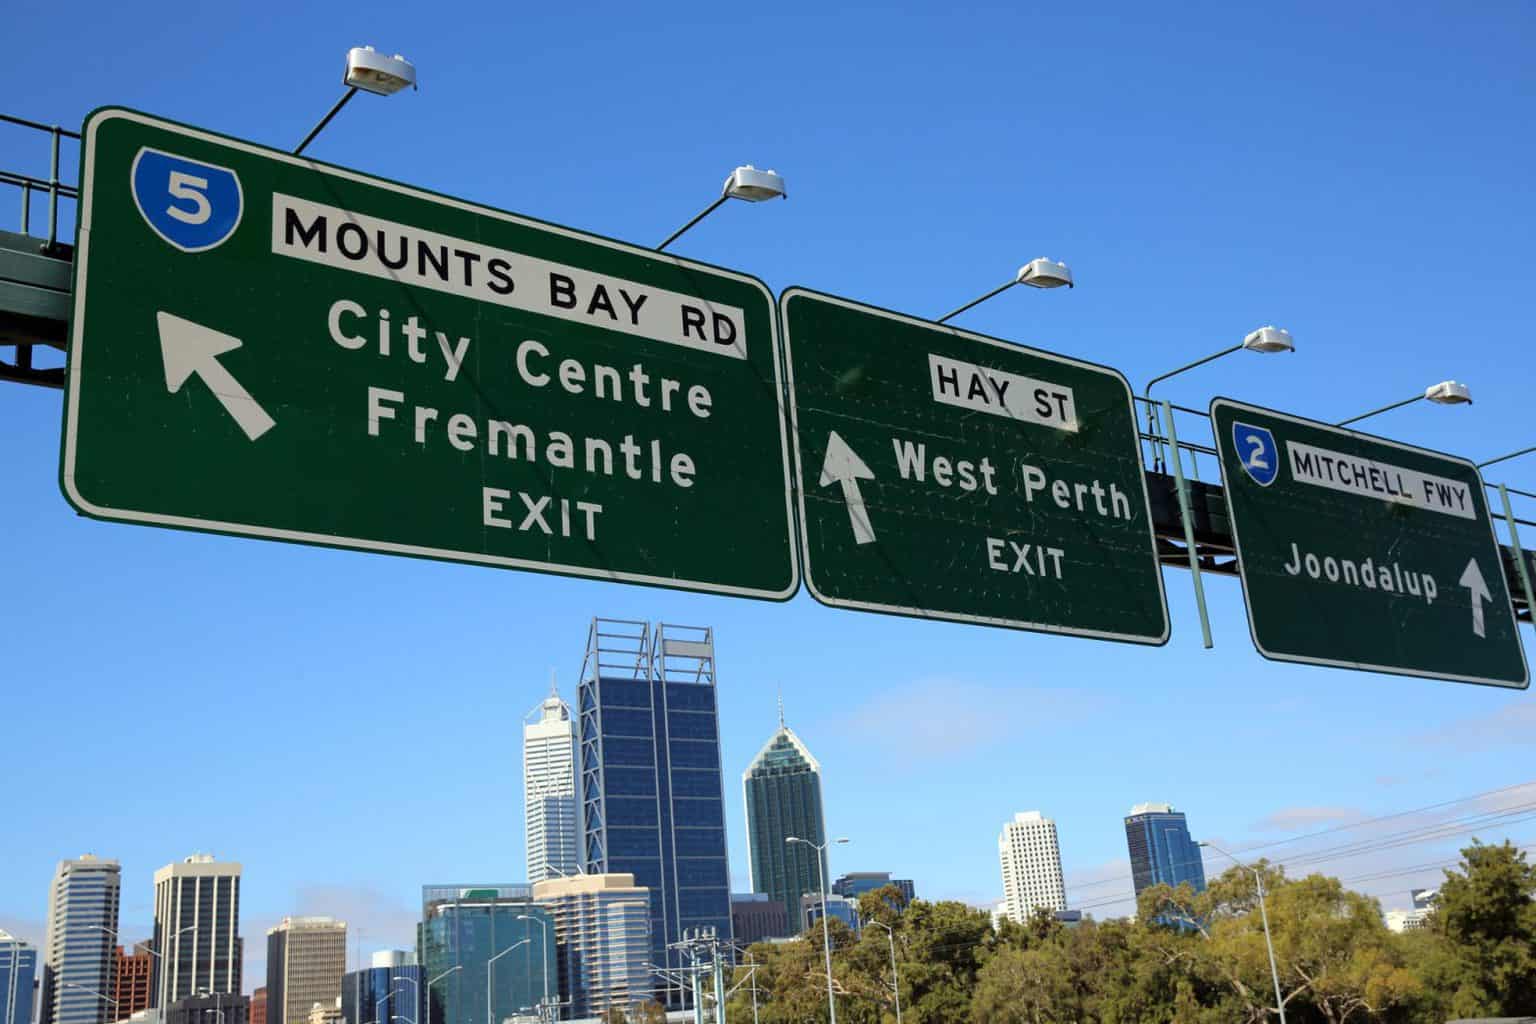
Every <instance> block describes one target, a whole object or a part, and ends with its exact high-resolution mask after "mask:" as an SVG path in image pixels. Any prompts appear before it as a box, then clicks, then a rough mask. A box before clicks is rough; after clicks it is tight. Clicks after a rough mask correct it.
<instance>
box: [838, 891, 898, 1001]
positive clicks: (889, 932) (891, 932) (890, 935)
mask: <svg viewBox="0 0 1536 1024" xmlns="http://www.w3.org/2000/svg"><path fill="white" fill-rule="evenodd" d="M822 911H823V914H825V911H826V908H825V907H823V908H822ZM869 923H870V924H872V925H874V926H875V927H876V928H884V929H885V937H886V938H887V939H889V940H890V943H891V991H892V992H893V993H894V994H895V996H896V1024H901V975H899V974H897V973H896V929H894V928H892V927H891V926H890V925H888V924H886V923H885V922H883V921H871V922H869Z"/></svg>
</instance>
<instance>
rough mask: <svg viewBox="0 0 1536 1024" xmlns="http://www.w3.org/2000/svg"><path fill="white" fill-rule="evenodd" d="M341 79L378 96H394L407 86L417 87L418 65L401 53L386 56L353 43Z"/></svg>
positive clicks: (346, 83) (371, 48)
mask: <svg viewBox="0 0 1536 1024" xmlns="http://www.w3.org/2000/svg"><path fill="white" fill-rule="evenodd" d="M342 82H343V84H345V85H349V86H351V87H352V88H354V89H361V90H363V91H364V92H371V93H374V94H375V95H378V96H392V95H394V94H395V93H397V92H399V91H400V90H401V89H404V88H405V87H406V86H410V87H411V88H412V89H414V88H416V65H414V64H412V63H411V62H410V61H408V60H406V59H405V58H404V57H402V56H400V55H399V54H398V53H397V54H395V55H394V56H393V57H386V56H384V55H383V54H382V53H378V52H376V51H375V50H374V48H373V47H371V46H354V47H352V49H350V50H348V51H347V73H346V74H345V75H343V76H342Z"/></svg>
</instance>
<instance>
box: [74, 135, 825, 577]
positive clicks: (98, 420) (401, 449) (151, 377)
mask: <svg viewBox="0 0 1536 1024" xmlns="http://www.w3.org/2000/svg"><path fill="white" fill-rule="evenodd" d="M80 181H81V186H80V194H81V199H80V214H79V217H80V227H79V244H78V249H77V253H76V257H75V266H76V278H75V287H74V302H75V307H74V315H73V318H72V323H71V337H70V348H69V362H68V385H67V394H66V400H65V429H64V447H63V458H62V468H61V477H62V481H61V482H62V486H63V489H64V493H65V495H66V496H67V497H68V499H69V501H70V502H71V503H72V504H73V505H74V506H75V508H77V509H78V510H80V511H81V512H84V513H86V514H88V515H92V516H98V517H100V518H103V519H111V520H118V521H123V522H133V523H146V524H152V525H159V526H171V527H182V528H189V529H199V530H209V531H216V532H222V533H230V534H238V535H242V536H249V537H261V538H267V539H273V540H287V541H298V542H304V543H311V544H321V545H331V546H337V547H346V548H356V549H362V550H367V551H378V552H386V553H392V554H402V555H416V556H422V557H429V558H441V559H450V560H455V561H464V562H473V563H479V564H483V565H494V566H505V567H509V568H518V569H533V570H539V571H546V572H556V573H564V574H569V575H574V576H584V577H591V578H598V579H610V580H621V581H626V582H632V583H646V584H653V585H659V586H668V587H678V588H683V589H688V590H701V591H710V592H715V593H725V594H737V595H743V596H750V597H760V598H771V599H780V600H782V599H787V598H788V597H790V596H791V595H792V594H794V592H795V590H796V589H797V587H798V585H799V578H798V568H797V563H796V559H795V555H794V537H793V526H792V508H791V498H790V488H789V482H790V481H789V454H788V443H787V438H786V436H785V427H784V422H783V417H782V415H781V411H780V403H781V397H780V396H781V394H782V382H781V377H780V366H781V363H780V354H779V342H778V333H777V332H778V326H777V317H776V311H775V308H774V304H773V296H772V294H771V293H770V292H769V290H768V289H767V287H766V286H764V285H763V284H762V283H761V282H759V281H757V280H755V279H754V278H751V277H748V276H746V275H743V274H738V273H734V272H731V271H727V270H720V269H717V268H714V267H709V266H704V265H701V264H698V263H693V262H690V261H687V260H682V259H678V258H677V257H674V256H671V255H667V254H663V253H658V252H655V251H653V250H648V249H642V248H638V247H636V246H631V245H625V244H621V243H618V242H613V241H609V240H607V239H604V238H599V237H596V236H593V235H589V234H584V233H582V232H577V231H572V230H569V229H567V228H561V227H556V226H553V225H549V224H544V223H541V222H538V221H534V220H530V219H528V218H526V217H519V216H515V215H512V214H509V213H503V212H500V211H497V210H492V209H488V208H486V207H483V206H476V205H473V204H470V203H465V202H461V201H459V200H455V199H450V198H445V197H442V196H437V195H433V194H431V193H428V192H423V191H421V190H419V189H412V188H407V187H405V186H402V185H397V184H394V183H391V182H388V181H382V180H380V179H377V178H371V177H367V176H365V175H361V174H357V173H354V172H351V171H346V170H342V169H339V168H336V167H329V166H326V165H323V164H319V163H316V162H314V161H312V160H307V159H301V158H298V157H294V156H291V155H288V154H286V153H280V152H277V151H274V150H271V149H267V148H265V147H261V146H256V145H252V144H250V143H246V142H241V141H238V140H235V139H230V138H226V137H223V136H219V135H215V134H212V133H209V132H205V131H200V130H196V129H193V128H188V127H184V126H181V125H177V124H173V123H171V122H167V121H164V120H160V119H158V118H154V117H149V116H146V115H144V114H139V113H135V112H132V111H127V110H118V109H108V110H103V111H98V112H96V113H94V114H92V115H91V117H90V118H89V119H88V120H87V122H86V125H85V128H84V146H83V154H82V167H81V176H80Z"/></svg>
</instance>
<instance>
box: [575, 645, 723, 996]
mask: <svg viewBox="0 0 1536 1024" xmlns="http://www.w3.org/2000/svg"><path fill="white" fill-rule="evenodd" d="M714 669H715V661H714V633H713V631H712V630H709V629H703V628H693V627H678V626H669V625H658V626H657V627H656V629H655V632H654V635H653V634H652V631H651V629H650V627H649V625H648V624H646V623H644V622H621V621H617V620H612V619H596V620H594V621H593V623H592V627H591V631H590V633H589V635H588V642H587V656H586V663H585V664H584V666H583V668H582V674H581V687H580V697H579V704H580V712H579V714H580V731H579V742H580V764H581V794H582V819H583V844H582V853H583V859H584V860H585V862H586V870H587V871H588V872H589V873H593V874H600V873H603V874H613V873H622V874H628V875H633V876H634V877H635V884H636V885H640V886H644V887H645V888H647V889H649V890H650V891H651V907H650V918H651V962H652V963H655V964H668V965H671V966H680V965H681V964H682V954H681V952H680V951H678V950H675V949H669V948H668V945H669V944H671V943H675V942H677V941H678V940H679V939H680V938H681V937H682V936H683V935H684V934H685V933H690V934H691V933H693V932H695V931H709V930H713V933H714V934H715V935H716V936H718V937H719V938H720V939H721V940H722V941H726V942H729V941H730V939H731V882H730V870H729V866H728V863H727V859H726V848H725V800H724V791H723V790H722V788H721V781H720V739H719V732H718V729H717V727H716V706H715V671H714ZM657 997H658V998H659V999H660V1000H661V1001H662V1002H663V1003H664V1004H666V1005H667V1006H669V1007H672V1008H679V1007H681V1006H682V1005H683V992H682V989H681V987H677V986H673V985H671V984H669V983H667V982H664V981H658V983H657Z"/></svg>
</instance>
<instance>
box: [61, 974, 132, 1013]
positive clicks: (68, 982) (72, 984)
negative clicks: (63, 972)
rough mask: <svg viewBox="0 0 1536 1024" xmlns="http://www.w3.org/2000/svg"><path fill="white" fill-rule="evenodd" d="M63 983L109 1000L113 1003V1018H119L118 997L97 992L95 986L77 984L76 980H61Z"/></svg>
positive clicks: (68, 986)
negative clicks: (87, 986) (88, 986)
mask: <svg viewBox="0 0 1536 1024" xmlns="http://www.w3.org/2000/svg"><path fill="white" fill-rule="evenodd" d="M61 984H62V985H63V986H64V987H65V988H77V989H79V990H80V991H81V992H84V993H86V994H87V995H92V996H95V997H96V998H97V999H105V1000H106V1001H107V1002H109V1003H111V1004H112V1018H113V1019H114V1020H116V1019H117V1015H118V1014H117V1000H116V999H113V998H112V997H111V996H109V995H105V994H103V993H101V992H97V991H96V990H95V989H93V988H86V987H85V986H84V985H79V984H76V983H75V982H73V981H66V982H61Z"/></svg>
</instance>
